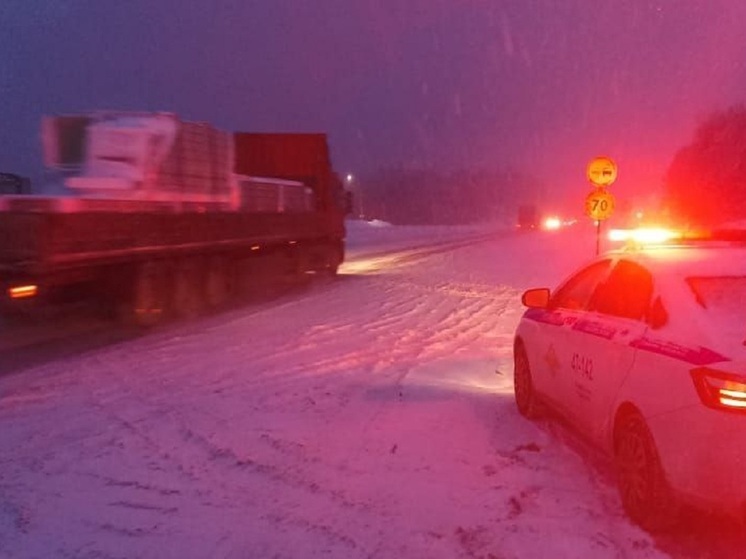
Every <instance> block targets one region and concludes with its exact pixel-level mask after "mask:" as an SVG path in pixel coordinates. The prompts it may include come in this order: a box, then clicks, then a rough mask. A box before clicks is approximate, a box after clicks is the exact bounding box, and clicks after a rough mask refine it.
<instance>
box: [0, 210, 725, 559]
mask: <svg viewBox="0 0 746 559" xmlns="http://www.w3.org/2000/svg"><path fill="white" fill-rule="evenodd" d="M478 232H482V233H483V232H485V230H484V228H482V229H481V230H480V231H477V230H475V229H474V228H418V227H390V226H386V225H385V224H366V223H363V222H354V223H351V224H350V227H349V236H350V239H349V241H350V243H349V244H350V251H349V257H348V261H347V262H346V263H345V265H344V266H343V267H342V269H341V273H340V277H339V279H338V281H335V282H332V283H326V284H317V285H314V286H312V287H311V288H309V289H307V290H304V291H303V292H301V293H297V294H294V295H293V296H288V297H281V298H279V299H276V300H272V301H265V302H262V303H256V304H251V305H248V306H246V307H243V308H237V309H233V310H230V311H227V312H225V313H222V314H219V315H214V316H210V317H205V318H202V319H199V320H196V321H193V322H190V323H186V324H180V325H172V326H167V327H164V328H162V329H159V330H157V331H154V332H151V333H149V334H147V335H145V336H143V337H140V338H137V339H132V340H127V341H123V342H119V343H115V344H110V345H107V346H105V347H103V348H98V349H91V350H89V351H87V352H83V353H78V354H74V355H72V356H67V357H65V358H63V359H58V360H55V361H53V362H50V363H46V364H41V365H37V366H35V367H31V368H29V369H26V370H23V371H20V372H16V373H14V374H7V375H4V376H1V377H0V429H1V430H0V558H3V559H5V558H39V559H42V558H45V559H46V558H50V557H69V558H107V559H108V558H154V559H155V558H158V559H167V558H174V559H176V558H195V559H196V558H226V559H228V558H230V559H242V558H276V559H285V558H316V557H324V558H333V559H357V558H380V559H387V558H392V559H393V558H396V559H423V558H424V559H439V558H443V559H446V558H448V559H451V558H462V557H463V558H481V559H498V558H499V559H512V558H516V559H517V558H521V559H522V558H544V557H552V558H586V557H588V558H627V557H629V558H632V557H635V558H638V557H640V558H649V559H652V558H657V557H668V556H672V555H671V554H672V553H673V552H675V550H676V547H675V546H668V547H666V546H662V547H661V546H660V545H659V543H660V542H655V541H654V540H653V539H652V538H651V537H650V536H648V535H647V534H646V533H645V532H643V531H641V530H640V529H638V528H636V527H635V526H633V525H632V524H631V523H630V522H629V521H628V520H627V519H626V518H625V516H624V514H623V512H622V510H621V507H620V504H619V500H618V497H617V494H616V490H615V488H614V485H613V477H612V475H611V474H610V472H609V470H608V468H606V467H604V466H603V464H602V462H601V461H600V460H599V459H597V458H593V457H592V455H591V456H590V457H589V455H588V453H586V452H583V447H582V443H579V442H578V441H577V440H576V439H575V438H574V437H573V436H572V435H570V434H568V433H567V432H566V431H565V430H564V429H563V428H562V427H560V426H556V425H554V424H553V423H551V422H540V423H536V424H535V423H531V422H528V421H527V420H525V419H523V418H522V417H520V416H519V415H518V413H517V412H516V410H515V406H514V404H513V398H512V380H511V373H512V346H511V343H512V335H513V331H514V329H515V326H516V324H517V321H518V319H519V317H520V314H521V312H522V308H521V306H520V302H519V298H520V293H521V292H522V291H523V290H524V289H526V288H527V287H531V286H540V285H549V286H553V285H554V284H556V283H557V282H558V281H559V280H560V279H562V278H563V277H564V275H565V274H566V273H568V272H569V271H570V270H571V269H572V268H574V267H575V266H577V265H578V264H580V263H582V262H584V261H585V260H588V259H590V258H591V257H592V256H593V254H594V250H595V238H594V236H593V230H592V229H591V228H590V227H588V228H584V227H580V226H578V227H577V228H576V229H574V230H571V231H567V232H562V233H543V232H536V233H529V234H523V235H519V234H515V233H514V232H510V231H507V232H499V231H498V232H497V233H496V234H495V235H493V237H492V238H491V239H489V240H482V241H481V242H479V243H476V244H473V245H470V246H465V247H461V248H458V249H453V250H445V249H443V248H441V249H438V248H437V247H436V248H431V249H427V248H426V246H427V245H432V244H436V245H437V244H442V243H444V242H448V241H451V240H454V239H460V238H463V237H464V236H468V235H472V234H474V233H478ZM413 247H414V248H413ZM423 247H425V248H423ZM385 250H388V251H389V253H388V254H385V253H384V252H385ZM662 549H666V551H665V552H664V551H662ZM682 553H683V552H682ZM682 556H685V555H683V554H682ZM690 556H692V557H694V556H695V555H690ZM714 556H715V555H713V557H714Z"/></svg>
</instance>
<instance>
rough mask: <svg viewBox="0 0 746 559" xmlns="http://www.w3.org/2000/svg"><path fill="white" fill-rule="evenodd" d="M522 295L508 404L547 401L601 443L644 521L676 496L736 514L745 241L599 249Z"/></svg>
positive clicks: (745, 421) (652, 522)
mask: <svg viewBox="0 0 746 559" xmlns="http://www.w3.org/2000/svg"><path fill="white" fill-rule="evenodd" d="M522 302H523V304H524V305H525V306H526V307H528V309H527V310H526V311H525V313H524V314H523V316H522V318H521V320H520V323H519V325H518V328H517V330H516V333H515V341H514V384H515V388H514V391H515V401H516V405H517V407H518V410H519V411H520V413H522V414H523V415H524V416H527V417H533V416H535V415H536V413H537V411H539V410H541V409H542V406H547V407H550V408H552V409H554V410H555V411H557V412H559V413H560V414H561V415H562V416H564V417H565V418H566V419H567V420H569V422H570V423H571V424H572V425H573V426H574V427H576V428H577V430H578V431H579V432H580V433H581V434H583V435H585V436H587V437H588V438H589V439H590V441H591V442H592V443H593V444H595V445H598V446H599V447H600V448H602V449H603V450H604V451H606V452H607V453H608V454H609V455H610V456H611V457H612V458H613V460H614V462H615V464H616V467H617V473H618V476H617V479H618V485H619V491H620V496H621V500H622V504H623V505H624V508H625V510H626V511H627V513H628V514H629V516H630V517H631V518H632V519H633V520H634V521H635V522H637V523H638V524H639V525H641V526H642V527H644V528H647V529H649V530H660V529H663V528H665V527H670V526H671V524H672V523H675V520H676V512H677V510H679V507H680V505H681V504H682V503H685V502H686V503H689V504H694V505H696V506H698V507H706V508H709V509H717V510H718V511H720V512H726V513H732V514H734V515H736V516H738V517H739V518H741V519H743V518H744V517H745V516H746V483H745V482H744V479H745V478H744V473H746V244H743V243H732V242H722V241H709V243H707V244H705V243H681V242H678V243H676V244H675V245H671V244H670V243H669V244H665V245H660V244H659V245H656V246H646V247H644V248H636V249H620V250H614V251H610V252H608V253H606V254H603V255H601V256H598V257H596V259H595V260H593V261H592V262H590V263H589V264H587V265H586V266H584V267H582V268H581V269H580V270H578V271H576V272H575V273H573V274H572V275H571V276H570V277H569V278H568V279H566V280H565V281H564V282H563V283H562V284H561V285H560V286H559V287H558V288H557V289H556V290H553V291H550V290H549V289H547V288H538V289H529V290H528V291H526V292H525V293H523V296H522Z"/></svg>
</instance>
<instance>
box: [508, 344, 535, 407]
mask: <svg viewBox="0 0 746 559" xmlns="http://www.w3.org/2000/svg"><path fill="white" fill-rule="evenodd" d="M513 393H514V395H515V404H516V407H517V408H518V411H519V412H520V414H521V415H522V416H524V417H528V418H529V419H530V418H533V417H536V415H537V401H536V392H535V391H534V381H533V378H532V377H531V367H530V366H529V364H528V356H527V355H526V350H525V349H524V348H523V345H522V344H516V346H515V349H514V351H513Z"/></svg>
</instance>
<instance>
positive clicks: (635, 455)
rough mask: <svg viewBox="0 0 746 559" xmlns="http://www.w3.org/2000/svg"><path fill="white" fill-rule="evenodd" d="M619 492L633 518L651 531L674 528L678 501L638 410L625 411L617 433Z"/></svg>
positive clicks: (615, 439) (616, 453)
mask: <svg viewBox="0 0 746 559" xmlns="http://www.w3.org/2000/svg"><path fill="white" fill-rule="evenodd" d="M614 450H615V462H616V467H617V477H618V481H617V483H618V485H619V493H620V496H621V499H622V505H623V506H624V510H625V511H626V512H627V514H628V515H629V516H630V518H631V519H632V520H633V521H634V522H636V523H637V524H639V525H640V526H642V527H643V528H645V529H646V530H649V531H651V532H660V531H664V530H666V529H668V528H671V527H672V526H673V525H674V524H675V522H676V512H677V511H676V509H677V507H676V503H675V500H674V498H673V496H672V493H671V491H670V489H669V487H668V483H667V482H666V476H665V474H664V472H663V469H662V467H661V463H660V458H659V457H658V451H657V449H656V447H655V441H654V440H653V436H652V435H651V433H650V430H649V429H648V426H647V424H646V423H645V420H644V419H643V418H642V416H641V415H640V414H639V413H637V412H634V411H632V412H628V413H626V414H625V415H623V416H622V417H621V418H620V420H619V423H618V424H617V428H616V430H615V435H614Z"/></svg>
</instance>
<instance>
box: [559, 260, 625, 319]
mask: <svg viewBox="0 0 746 559" xmlns="http://www.w3.org/2000/svg"><path fill="white" fill-rule="evenodd" d="M610 267H611V261H610V260H602V261H600V262H595V263H593V264H591V265H590V266H588V267H586V268H583V269H582V270H580V271H579V272H578V273H576V274H575V275H574V276H572V277H570V278H569V279H568V280H567V281H566V282H565V283H564V284H563V285H562V286H561V287H560V288H559V289H558V290H557V291H556V292H555V294H554V295H553V296H552V299H551V300H550V301H549V306H550V307H551V308H559V309H570V310H581V309H585V308H586V306H587V305H588V302H589V301H590V299H591V296H592V295H593V293H594V291H595V290H596V287H597V286H598V284H599V283H600V282H601V280H603V278H604V277H606V274H607V272H608V270H609V268H610Z"/></svg>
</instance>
